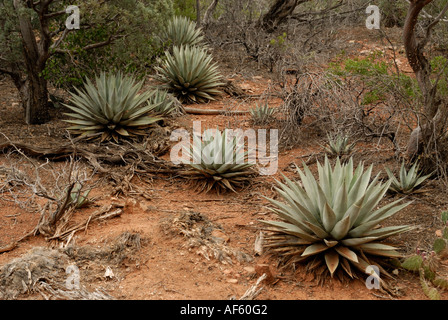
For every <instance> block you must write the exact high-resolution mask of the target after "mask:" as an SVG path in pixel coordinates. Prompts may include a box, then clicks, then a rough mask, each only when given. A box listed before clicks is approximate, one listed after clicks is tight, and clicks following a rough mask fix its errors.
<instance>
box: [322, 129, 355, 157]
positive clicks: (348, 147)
mask: <svg viewBox="0 0 448 320" xmlns="http://www.w3.org/2000/svg"><path fill="white" fill-rule="evenodd" d="M327 138H328V143H327V146H326V147H325V151H326V152H327V153H328V154H330V155H332V156H337V157H340V156H343V155H349V154H351V153H352V151H353V149H354V147H355V143H349V138H348V137H347V136H344V135H340V134H338V135H336V136H334V137H331V136H330V135H327Z"/></svg>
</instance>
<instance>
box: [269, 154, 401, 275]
mask: <svg viewBox="0 0 448 320" xmlns="http://www.w3.org/2000/svg"><path fill="white" fill-rule="evenodd" d="M371 172H372V166H370V167H369V168H368V169H367V170H365V171H364V165H363V164H362V163H360V164H359V166H358V167H357V168H356V170H354V171H353V159H352V158H350V159H349V160H348V162H347V163H345V164H341V162H340V160H339V158H338V159H337V161H336V164H335V166H334V169H332V167H331V165H330V163H329V161H328V159H325V163H324V165H323V166H322V165H321V164H320V163H318V175H319V179H318V180H316V179H315V178H314V176H313V174H312V173H311V171H310V169H309V168H308V167H307V166H306V165H304V172H302V171H301V170H300V169H298V173H299V174H300V177H301V183H300V182H293V181H291V180H290V179H288V178H286V177H285V181H286V184H284V183H281V182H278V185H279V187H277V188H276V190H277V192H278V194H279V195H280V197H281V198H283V199H284V200H285V201H286V203H284V202H281V201H277V200H274V199H269V198H267V199H268V200H269V201H270V202H271V203H272V204H273V208H271V210H272V211H273V212H275V213H276V214H277V215H278V216H279V217H280V218H281V219H282V221H262V222H263V223H265V224H267V225H268V226H269V227H268V230H269V231H272V232H271V233H269V235H268V236H267V244H266V246H267V247H269V248H271V249H272V250H273V252H276V253H277V254H280V255H281V256H282V258H284V259H285V261H284V262H285V263H287V264H289V263H292V264H294V263H296V262H302V261H303V262H306V261H308V262H309V264H308V270H314V271H316V272H317V271H319V272H320V275H324V274H325V273H328V271H329V272H330V274H331V276H332V277H333V275H334V274H335V272H336V271H340V272H338V275H339V276H342V275H344V274H346V275H349V276H350V277H351V278H354V277H355V274H356V271H361V272H367V271H366V268H367V267H368V266H369V265H373V264H375V265H378V266H379V267H381V263H382V262H384V261H383V260H384V258H385V257H399V256H400V254H399V252H398V251H397V249H396V248H395V247H394V246H392V245H389V244H385V243H382V240H384V239H386V238H388V237H390V236H392V235H396V234H399V233H401V232H405V231H408V230H410V227H409V226H388V227H380V225H381V224H382V223H383V221H384V220H386V219H387V218H389V217H391V216H392V215H394V214H395V213H397V212H398V211H400V210H401V209H403V208H404V207H406V206H407V205H408V204H409V203H405V204H399V202H400V200H398V201H395V202H392V203H390V204H387V205H385V206H383V207H381V208H377V205H378V203H379V202H380V200H381V199H382V197H383V196H384V194H385V193H386V192H387V189H388V188H389V185H390V182H387V183H384V184H383V183H381V182H379V181H378V177H379V175H377V176H376V177H375V178H374V179H373V181H372V182H370V177H371ZM381 270H382V271H383V270H384V269H383V267H381Z"/></svg>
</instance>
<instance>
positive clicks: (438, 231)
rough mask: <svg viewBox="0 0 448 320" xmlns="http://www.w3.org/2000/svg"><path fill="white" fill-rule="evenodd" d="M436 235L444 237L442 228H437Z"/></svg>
mask: <svg viewBox="0 0 448 320" xmlns="http://www.w3.org/2000/svg"><path fill="white" fill-rule="evenodd" d="M436 236H437V237H439V238H442V236H443V232H442V230H436Z"/></svg>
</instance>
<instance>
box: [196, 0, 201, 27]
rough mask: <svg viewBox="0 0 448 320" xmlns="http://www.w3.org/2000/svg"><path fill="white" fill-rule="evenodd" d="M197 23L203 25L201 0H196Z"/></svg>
mask: <svg viewBox="0 0 448 320" xmlns="http://www.w3.org/2000/svg"><path fill="white" fill-rule="evenodd" d="M196 25H198V26H200V25H201V1H200V0H196Z"/></svg>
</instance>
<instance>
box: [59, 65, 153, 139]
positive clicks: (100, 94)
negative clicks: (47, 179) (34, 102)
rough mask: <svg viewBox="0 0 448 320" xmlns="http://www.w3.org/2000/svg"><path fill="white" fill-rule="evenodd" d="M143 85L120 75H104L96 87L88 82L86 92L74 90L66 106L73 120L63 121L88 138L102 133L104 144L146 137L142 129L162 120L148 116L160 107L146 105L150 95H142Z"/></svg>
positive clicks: (87, 80) (85, 86)
mask: <svg viewBox="0 0 448 320" xmlns="http://www.w3.org/2000/svg"><path fill="white" fill-rule="evenodd" d="M142 85H143V82H138V83H137V82H136V81H135V79H134V78H132V77H128V76H123V75H122V74H121V73H120V72H119V73H117V74H106V73H105V72H102V73H101V74H100V75H99V76H96V77H95V84H94V83H93V82H92V81H91V80H90V79H86V82H85V84H84V88H82V89H78V88H75V91H76V92H75V93H71V100H70V104H65V106H66V107H67V108H69V109H70V110H71V111H72V113H66V115H68V116H70V117H71V118H72V119H69V120H64V121H65V122H67V123H70V124H72V125H73V126H71V127H69V128H68V129H69V130H71V131H73V132H74V133H77V134H81V135H83V136H87V137H88V136H92V135H93V136H96V135H97V134H100V133H101V134H102V136H101V141H104V140H109V139H110V138H113V139H114V140H115V141H116V142H118V137H120V136H125V137H128V136H131V135H138V134H144V131H143V129H145V128H147V127H149V126H150V125H152V124H153V123H155V122H156V121H158V120H160V119H161V118H159V117H152V116H150V115H149V113H151V111H152V110H153V109H154V108H155V107H157V105H151V104H148V105H146V106H144V105H143V104H144V103H145V102H146V101H147V100H148V99H149V97H150V95H151V92H144V93H142V94H139V93H138V92H139V90H140V89H141V87H142Z"/></svg>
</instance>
